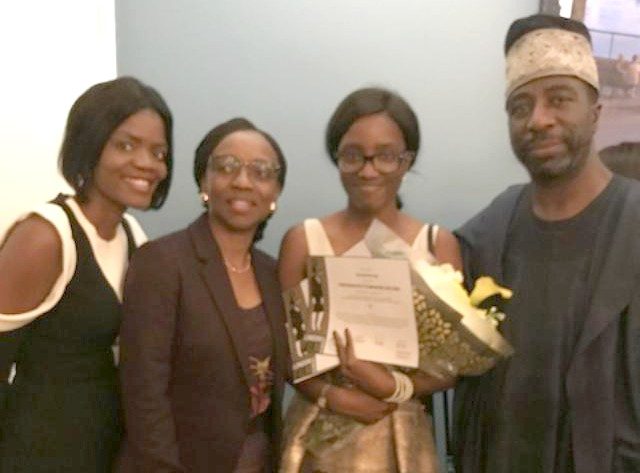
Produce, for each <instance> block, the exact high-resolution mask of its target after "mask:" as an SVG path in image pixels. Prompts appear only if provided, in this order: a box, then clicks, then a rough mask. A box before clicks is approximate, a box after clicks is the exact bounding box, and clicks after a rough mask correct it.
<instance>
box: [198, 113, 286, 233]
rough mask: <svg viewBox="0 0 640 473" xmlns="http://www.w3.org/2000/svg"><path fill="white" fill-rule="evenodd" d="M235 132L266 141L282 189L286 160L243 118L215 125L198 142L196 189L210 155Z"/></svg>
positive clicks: (261, 229)
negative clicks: (253, 134)
mask: <svg viewBox="0 0 640 473" xmlns="http://www.w3.org/2000/svg"><path fill="white" fill-rule="evenodd" d="M236 131H255V132H256V133H259V134H260V135H261V136H262V137H263V138H264V139H265V140H267V142H268V143H269V144H270V145H271V147H272V148H273V150H274V151H275V152H276V157H277V158H278V165H279V166H280V171H279V172H278V184H279V185H280V189H284V182H285V179H286V177H287V160H286V159H285V157H284V153H283V152H282V149H281V148H280V145H278V143H277V142H276V140H275V139H274V138H273V137H272V136H271V135H270V134H269V133H267V132H266V131H264V130H261V129H259V128H257V127H256V126H255V125H254V124H253V123H251V122H250V121H249V120H247V119H246V118H243V117H238V118H232V119H231V120H228V121H226V122H224V123H221V124H219V125H216V126H215V127H213V128H212V129H211V130H209V132H208V133H207V134H206V135H205V137H204V138H203V139H202V141H200V144H199V145H198V147H197V148H196V154H195V159H194V161H193V178H194V179H195V181H196V185H197V186H198V188H200V181H201V180H202V176H204V174H205V172H206V171H207V163H208V162H209V157H210V156H211V153H212V152H213V150H214V149H215V148H216V146H218V145H219V144H220V142H221V141H222V140H224V139H225V138H226V137H227V136H229V135H230V134H232V133H235V132H236ZM269 218H271V216H269ZM269 218H267V219H266V220H265V221H263V222H262V223H260V225H259V226H258V228H257V230H256V234H255V236H254V238H253V241H254V243H255V242H257V241H260V240H262V237H263V234H264V229H265V227H266V226H267V221H268V220H269Z"/></svg>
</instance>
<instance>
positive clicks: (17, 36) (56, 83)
mask: <svg viewBox="0 0 640 473" xmlns="http://www.w3.org/2000/svg"><path fill="white" fill-rule="evenodd" d="M0 44H2V46H1V51H2V56H1V57H2V71H3V73H2V87H0V104H2V105H1V107H2V112H1V113H0V183H1V191H0V192H1V193H0V195H1V196H2V198H1V199H0V235H2V234H3V233H4V231H5V230H6V228H7V227H8V226H9V225H10V223H11V222H12V221H13V220H14V219H15V218H16V217H17V215H18V214H20V213H22V212H24V211H25V210H27V209H29V208H31V207H33V206H34V205H37V204H39V203H41V202H44V201H46V200H49V199H51V198H53V197H55V195H56V194H57V193H58V192H60V191H61V190H65V191H69V188H68V187H67V185H66V183H65V182H64V180H63V179H62V177H61V176H60V175H59V173H58V170H57V157H58V150H59V148H60V143H61V139H62V134H63V131H64V125H65V122H66V117H67V113H68V111H69V108H70V107H71V104H72V103H73V101H74V100H75V99H76V98H77V96H78V95H80V93H82V92H83V91H84V90H85V89H86V88H87V87H88V86H90V85H92V84H93V83H96V82H100V81H103V80H107V79H111V78H113V77H115V74H116V43H115V12H114V2H113V0H65V1H62V2H51V1H48V0H38V1H23V2H18V1H14V2H3V3H2V5H1V6H0Z"/></svg>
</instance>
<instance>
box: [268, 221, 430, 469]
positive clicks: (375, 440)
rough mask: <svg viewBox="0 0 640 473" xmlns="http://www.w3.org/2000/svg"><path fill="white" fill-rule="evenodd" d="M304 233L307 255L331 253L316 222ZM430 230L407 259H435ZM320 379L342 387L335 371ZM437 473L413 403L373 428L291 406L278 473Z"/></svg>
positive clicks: (297, 400) (426, 424) (359, 249)
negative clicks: (430, 242)
mask: <svg viewBox="0 0 640 473" xmlns="http://www.w3.org/2000/svg"><path fill="white" fill-rule="evenodd" d="M304 228H305V233H306V240H307V247H308V248H309V254H310V255H312V256H315V255H318V256H331V255H334V254H335V253H334V251H333V248H332V246H331V243H330V241H329V239H328V237H327V235H326V232H325V231H324V228H323V226H322V223H321V222H320V221H319V220H317V219H308V220H305V222H304ZM428 230H429V225H425V226H423V228H422V230H421V231H420V233H419V234H418V236H417V237H416V239H415V241H414V242H413V245H412V246H411V252H412V255H411V256H412V257H420V258H424V259H426V260H427V261H429V262H433V261H435V258H434V257H433V255H432V254H431V253H430V252H429V250H428V244H427V234H428V233H430V232H428ZM434 230H436V228H435V227H434ZM432 234H433V235H435V232H432ZM434 239H435V238H434ZM343 255H344V256H371V252H370V251H369V249H368V248H367V246H366V245H365V244H364V241H360V242H358V243H357V244H356V245H354V246H353V247H352V248H350V249H349V250H347V251H346V252H345V253H343ZM323 377H324V378H325V379H326V380H327V381H328V382H330V383H332V384H340V385H343V384H345V383H344V380H342V379H341V378H340V375H339V374H338V373H337V372H336V371H334V372H329V373H326V374H324V375H323ZM438 471H439V467H438V458H437V454H436V449H435V443H434V439H433V432H432V427H431V416H430V415H429V414H428V413H427V412H425V411H424V408H423V405H422V403H420V402H419V401H417V400H415V399H412V400H410V401H407V402H404V403H402V404H400V405H399V406H398V409H396V410H395V411H394V412H393V413H391V414H389V415H388V416H386V417H385V418H383V419H381V420H380V421H378V422H376V423H375V424H371V425H365V424H360V423H358V422H356V421H354V420H352V419H350V418H346V417H344V416H341V415H338V414H335V413H333V412H331V411H329V410H326V409H320V408H319V407H318V406H317V405H316V404H313V403H311V402H309V401H307V400H306V399H305V398H304V397H303V396H302V395H300V394H298V393H296V394H295V396H294V398H293V401H292V402H291V405H290V406H289V409H288V411H287V415H286V419H285V429H284V451H283V457H282V462H281V467H280V472H281V473H320V472H321V473H336V472H349V473H365V472H366V473H416V472H420V473H436V472H438Z"/></svg>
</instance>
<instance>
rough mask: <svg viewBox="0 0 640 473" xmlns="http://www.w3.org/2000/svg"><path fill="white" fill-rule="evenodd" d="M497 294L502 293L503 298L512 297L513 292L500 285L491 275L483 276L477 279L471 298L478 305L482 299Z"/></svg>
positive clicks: (472, 302)
mask: <svg viewBox="0 0 640 473" xmlns="http://www.w3.org/2000/svg"><path fill="white" fill-rule="evenodd" d="M496 294H498V295H500V297H502V298H503V299H511V296H513V292H512V291H511V290H510V289H507V288H506V287H502V286H498V285H497V284H496V282H495V281H494V280H493V278H491V277H489V276H482V277H480V278H478V279H476V283H475V286H474V287H473V291H471V294H470V296H469V299H470V301H471V304H473V305H474V306H476V307H477V306H478V305H480V303H481V302H482V301H484V300H485V299H488V298H489V297H491V296H495V295H496Z"/></svg>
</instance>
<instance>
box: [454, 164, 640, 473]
mask: <svg viewBox="0 0 640 473" xmlns="http://www.w3.org/2000/svg"><path fill="white" fill-rule="evenodd" d="M614 179H616V184H617V185H618V186H619V190H620V191H619V192H616V193H615V195H614V196H613V197H612V198H611V199H610V201H608V202H607V205H606V208H605V209H604V210H603V212H601V214H599V215H600V216H599V217H598V218H599V222H598V226H597V231H595V232H594V235H595V236H594V242H593V246H592V252H591V255H590V263H589V264H590V271H589V272H590V273H591V274H593V275H594V276H593V277H592V278H591V279H592V280H591V281H590V282H589V304H588V306H587V307H586V310H585V313H584V315H583V316H582V317H581V326H580V330H579V332H578V335H577V339H576V343H575V348H574V349H573V351H572V354H571V356H570V359H569V360H568V361H569V362H568V364H567V368H566V370H565V372H564V374H563V375H564V376H563V377H561V378H560V379H564V386H563V388H564V389H563V391H564V393H563V395H564V397H565V399H566V406H567V419H566V425H567V429H568V432H567V435H566V436H565V439H569V440H568V441H567V445H564V447H563V448H570V450H571V451H570V452H569V456H570V457H572V461H573V465H570V466H569V468H570V469H575V471H576V472H577V473H606V472H616V473H622V472H624V473H633V472H640V184H638V183H637V182H635V181H630V180H627V179H624V178H620V177H616V178H614ZM527 193H528V191H527V187H526V186H515V187H512V188H510V189H508V190H507V191H505V192H504V193H503V194H501V195H500V196H498V197H497V198H496V199H495V200H494V201H493V202H492V204H491V205H490V206H489V207H488V208H487V209H485V210H484V211H482V212H481V213H480V214H478V215H477V216H476V217H474V218H473V219H472V220H470V221H469V222H468V223H467V224H466V225H464V226H463V227H462V228H461V229H460V230H458V231H457V232H456V233H457V236H458V237H459V240H460V243H461V248H462V251H463V257H464V262H465V273H466V274H465V276H466V280H467V281H473V280H475V279H477V278H478V277H479V276H482V275H490V276H492V277H493V278H494V279H495V280H496V281H497V282H498V283H502V284H505V264H506V263H505V262H506V261H507V259H508V257H509V256H510V255H507V254H506V251H507V248H508V247H509V241H508V235H509V230H510V228H511V225H512V221H513V219H514V216H515V214H516V209H518V208H522V206H521V205H520V201H521V199H522V198H523V196H526V195H527ZM532 293H533V294H535V288H532ZM521 315H522V314H521ZM508 316H509V314H508V313H507V317H508ZM531 317H532V320H531V331H532V332H531V333H532V336H535V331H536V320H535V319H533V317H535V315H534V314H532V316H531ZM514 345H515V346H514V348H515V349H516V351H517V350H518V346H517V343H514ZM501 363H502V365H501V366H498V367H496V369H498V370H503V371H508V363H509V360H507V361H504V362H501ZM499 390H500V385H497V384H496V379H495V376H493V375H492V374H491V373H489V374H487V375H484V376H480V377H468V378H463V379H461V380H460V381H459V383H458V386H457V388H456V396H455V417H454V423H455V425H454V440H455V454H456V464H457V468H458V471H459V472H460V473H502V472H496V471H495V470H494V469H492V468H490V467H489V465H492V464H495V463H496V462H494V461H489V460H491V459H492V456H496V455H498V456H502V457H503V458H506V457H508V456H510V455H511V456H513V455H517V452H518V445H515V444H514V445H512V446H511V447H513V448H510V446H509V445H508V444H506V445H505V444H504V443H502V444H501V447H500V448H496V447H495V445H494V444H492V442H491V441H490V439H491V438H492V435H493V432H492V430H491V429H492V427H493V428H495V427H496V426H495V425H492V420H491V419H494V418H495V415H494V414H495V411H496V410H500V409H508V408H509V407H510V406H505V405H502V406H501V405H499V404H498V405H496V404H495V402H494V401H495V396H493V395H492V394H495V393H496V391H499ZM520 401H521V400H520ZM520 440H521V439H520ZM515 441H517V440H515V439H514V442H515ZM558 441H559V442H560V443H561V444H562V439H560V440H558ZM517 460H518V459H517V458H511V459H509V460H508V461H504V462H498V463H500V464H504V465H511V470H510V471H513V472H514V473H518V472H520V471H522V472H529V471H536V470H535V469H532V465H527V464H523V463H518V461H517ZM514 468H515V469H514ZM541 473H548V471H541Z"/></svg>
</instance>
